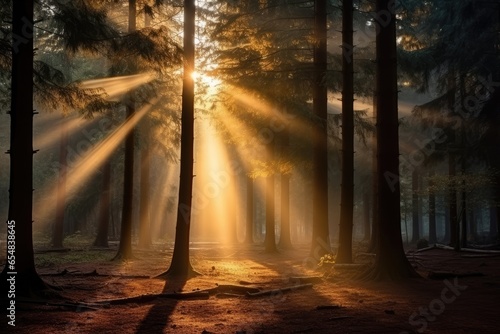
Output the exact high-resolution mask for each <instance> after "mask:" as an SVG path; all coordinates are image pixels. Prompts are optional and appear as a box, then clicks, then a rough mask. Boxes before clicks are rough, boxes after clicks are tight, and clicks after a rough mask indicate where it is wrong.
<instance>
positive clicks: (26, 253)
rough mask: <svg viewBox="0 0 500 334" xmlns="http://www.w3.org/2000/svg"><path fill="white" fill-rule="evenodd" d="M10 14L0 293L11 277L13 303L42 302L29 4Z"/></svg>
mask: <svg viewBox="0 0 500 334" xmlns="http://www.w3.org/2000/svg"><path fill="white" fill-rule="evenodd" d="M12 9H13V11H12V33H13V36H14V38H13V45H12V76H11V110H10V116H11V131H10V151H9V153H10V185H9V213H8V222H7V226H8V229H7V240H6V245H7V247H6V252H7V255H12V250H11V251H10V252H9V245H11V248H12V245H14V243H13V240H12V239H9V237H8V236H10V235H15V258H16V261H15V264H14V263H12V264H11V263H10V262H9V261H7V263H6V265H5V266H4V269H3V271H2V274H1V275H0V287H1V291H2V295H3V296H7V295H8V291H9V288H10V284H8V281H7V278H9V279H10V278H12V277H14V279H15V283H16V284H15V285H16V297H19V296H23V297H28V298H32V297H34V296H41V295H42V290H44V289H46V288H47V287H46V285H45V283H44V282H43V281H42V280H41V278H40V277H39V276H38V273H37V272H36V269H35V258H34V254H33V229H32V227H33V220H32V218H33V216H32V209H33V153H34V152H33V1H29V0H18V1H13V5H12ZM11 227H12V228H11ZM10 231H13V232H14V233H12V234H11V233H10ZM11 273H16V274H11ZM4 298H5V297H4ZM13 300H14V299H10V301H11V302H12V301H13ZM2 304H3V303H2Z"/></svg>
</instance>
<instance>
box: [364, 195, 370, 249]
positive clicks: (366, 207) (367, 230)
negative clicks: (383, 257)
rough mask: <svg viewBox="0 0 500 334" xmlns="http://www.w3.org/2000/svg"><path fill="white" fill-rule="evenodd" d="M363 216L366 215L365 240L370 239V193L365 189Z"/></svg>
mask: <svg viewBox="0 0 500 334" xmlns="http://www.w3.org/2000/svg"><path fill="white" fill-rule="evenodd" d="M363 211H364V212H363V216H364V219H363V220H364V229H363V230H364V231H363V232H364V237H363V240H364V241H368V240H370V235H371V233H370V193H369V192H368V191H365V192H364V194H363Z"/></svg>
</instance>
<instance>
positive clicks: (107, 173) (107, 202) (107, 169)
mask: <svg viewBox="0 0 500 334" xmlns="http://www.w3.org/2000/svg"><path fill="white" fill-rule="evenodd" d="M101 182H102V188H101V198H100V200H99V222H98V226H97V235H96V238H95V241H94V246H96V247H105V248H107V247H108V246H109V245H108V228H109V217H110V214H109V213H110V208H111V158H108V160H107V161H106V162H105V163H104V165H103V166H102V181H101Z"/></svg>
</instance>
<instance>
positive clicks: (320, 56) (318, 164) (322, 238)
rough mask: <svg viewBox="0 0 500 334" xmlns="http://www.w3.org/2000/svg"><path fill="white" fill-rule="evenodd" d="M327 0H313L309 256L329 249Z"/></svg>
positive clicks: (317, 255) (316, 255)
mask: <svg viewBox="0 0 500 334" xmlns="http://www.w3.org/2000/svg"><path fill="white" fill-rule="evenodd" d="M326 40H327V1H326V0H316V1H315V2H314V49H313V62H314V70H313V72H314V78H313V84H312V85H313V114H314V117H315V121H316V126H315V128H314V129H313V131H314V132H313V168H314V170H313V222H312V223H313V232H312V244H311V256H313V257H314V258H318V259H319V257H321V256H323V255H324V254H327V253H331V246H330V235H329V227H328V166H327V133H326V132H327V123H326V120H327V88H326V84H325V80H326V73H327V50H326V47H327V41H326Z"/></svg>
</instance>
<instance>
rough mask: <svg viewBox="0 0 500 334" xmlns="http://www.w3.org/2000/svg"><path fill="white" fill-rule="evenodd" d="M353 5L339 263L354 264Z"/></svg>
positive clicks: (346, 24)
mask: <svg viewBox="0 0 500 334" xmlns="http://www.w3.org/2000/svg"><path fill="white" fill-rule="evenodd" d="M352 29H353V3H352V0H343V1H342V87H343V89H342V184H341V195H340V196H341V199H340V226H339V249H338V253H337V258H336V260H335V262H336V263H352V226H353V210H354V83H353V75H354V66H353V62H354V58H353V49H354V45H353V30H352Z"/></svg>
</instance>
